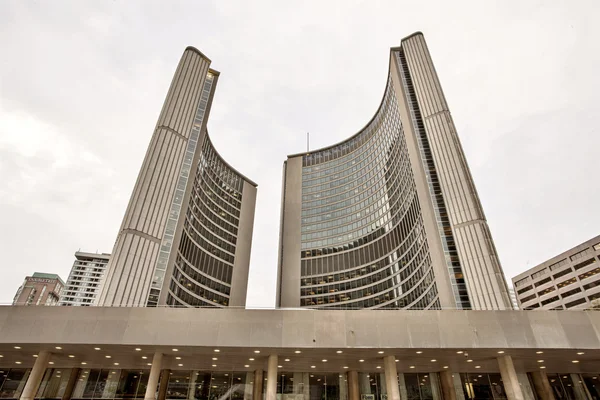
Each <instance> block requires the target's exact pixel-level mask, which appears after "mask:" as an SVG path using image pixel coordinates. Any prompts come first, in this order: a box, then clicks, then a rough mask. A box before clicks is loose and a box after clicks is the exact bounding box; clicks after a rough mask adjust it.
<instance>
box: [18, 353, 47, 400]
mask: <svg viewBox="0 0 600 400" xmlns="http://www.w3.org/2000/svg"><path fill="white" fill-rule="evenodd" d="M48 360H50V352H49V351H47V350H42V351H40V352H39V354H38V356H37V358H36V359H35V364H33V368H32V369H31V373H30V374H29V378H27V383H26V384H25V388H23V392H22V393H21V400H33V398H34V397H35V394H36V393H37V390H38V388H39V387H40V383H41V382H42V378H43V377H44V372H46V366H47V365H48Z"/></svg>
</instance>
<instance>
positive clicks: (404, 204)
mask: <svg viewBox="0 0 600 400" xmlns="http://www.w3.org/2000/svg"><path fill="white" fill-rule="evenodd" d="M282 203H283V204H282V215H281V234H280V257H279V276H278V285H279V287H278V292H277V297H278V299H277V304H278V305H279V306H281V307H311V308H323V309H345V308H350V309H354V308H380V309H393V308H408V309H440V308H460V309H479V310H484V309H486V310H496V309H498V310H502V309H511V308H512V306H511V302H510V297H509V294H508V288H507V285H506V281H505V278H504V275H503V273H502V268H501V266H500V262H499V260H498V256H497V253H496V248H495V247H494V242H493V241H492V237H491V234H490V231H489V228H488V225H487V222H486V219H485V215H484V213H483V209H482V207H481V203H480V201H479V197H478V196H477V191H476V189H475V184H474V183H473V179H472V177H471V173H470V171H469V167H468V165H467V161H466V159H465V155H464V152H463V149H462V147H461V144H460V140H459V138H458V135H457V133H456V128H455V126H454V123H453V121H452V117H451V115H450V111H449V109H448V104H447V103H446V99H445V97H444V94H443V92H442V88H441V85H440V82H439V79H438V76H437V74H436V72H435V68H434V66H433V63H432V60H431V56H430V54H429V51H428V49H427V45H426V43H425V39H424V37H423V35H422V34H421V33H415V34H413V35H411V36H409V37H407V38H405V39H403V40H402V43H401V46H400V47H396V48H392V49H391V51H390V66H389V74H388V79H387V85H386V88H385V92H384V95H383V99H382V102H381V105H380V106H379V109H378V110H377V112H376V114H375V116H374V117H373V119H371V121H369V123H368V124H367V125H366V126H365V127H364V128H363V129H362V130H361V131H359V132H358V133H356V134H355V135H353V136H351V137H350V138H349V139H347V140H345V141H343V142H341V143H338V144H335V145H332V146H329V147H326V148H323V149H320V150H315V151H310V152H307V153H301V154H296V155H291V156H289V157H288V159H287V161H286V162H285V163H284V182H283V199H282Z"/></svg>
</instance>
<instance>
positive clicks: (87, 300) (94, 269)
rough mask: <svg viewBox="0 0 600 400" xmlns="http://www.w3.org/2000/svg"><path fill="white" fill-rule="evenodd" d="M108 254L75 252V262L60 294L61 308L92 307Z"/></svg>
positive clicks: (108, 258) (108, 257)
mask: <svg viewBox="0 0 600 400" xmlns="http://www.w3.org/2000/svg"><path fill="white" fill-rule="evenodd" d="M108 260H110V254H106V253H102V254H97V253H86V252H82V251H77V252H75V262H74V263H73V267H72V268H71V273H69V278H67V284H66V285H65V288H64V290H63V292H62V296H61V298H60V302H59V305H61V306H92V305H95V304H96V302H97V299H98V293H99V289H100V281H101V279H102V277H103V276H104V272H105V270H106V265H107V264H108Z"/></svg>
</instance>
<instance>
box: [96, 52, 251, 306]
mask: <svg viewBox="0 0 600 400" xmlns="http://www.w3.org/2000/svg"><path fill="white" fill-rule="evenodd" d="M210 63H211V61H210V60H209V59H208V58H207V57H206V56H204V55H203V54H202V53H201V52H199V51H198V50H197V49H195V48H193V47H188V48H187V49H186V50H185V52H184V53H183V56H182V58H181V61H180V62H179V65H178V67H177V70H176V72H175V76H174V78H173V81H172V83H171V86H170V88H169V92H168V93H167V98H166V100H165V103H164V105H163V108H162V111H161V113H160V116H159V118H158V122H157V124H156V128H155V130H154V133H153V135H152V138H151V139H150V145H149V147H148V151H147V153H146V157H145V158H144V162H143V164H142V168H141V170H140V173H139V175H138V179H137V182H136V184H135V187H134V189H133V194H132V195H131V199H130V201H129V205H128V206H127V210H126V212H125V216H124V218H123V222H122V224H121V228H120V230H119V234H118V236H117V240H116V243H115V246H114V249H113V252H112V256H111V259H110V261H109V263H108V266H107V270H106V274H105V278H104V281H103V286H102V291H101V295H100V298H99V302H98V304H99V305H101V306H157V305H170V306H193V307H226V306H244V305H245V301H246V287H247V283H248V268H249V263H250V246H251V243H252V229H253V224H254V209H255V203H256V186H257V185H256V184H255V183H254V182H252V181H251V180H249V179H248V178H246V177H245V176H243V175H242V174H240V173H239V172H238V171H236V170H235V169H234V168H233V167H231V166H230V165H229V164H228V163H227V162H226V161H225V160H224V159H223V158H222V157H221V156H220V155H219V153H218V152H217V150H216V149H215V148H214V146H213V144H212V142H211V140H210V137H209V136H208V132H207V128H206V124H207V120H208V116H209V113H210V108H211V104H212V99H213V96H214V93H215V89H216V85H217V80H218V77H219V73H218V72H217V71H215V70H213V69H210V68H209V67H210Z"/></svg>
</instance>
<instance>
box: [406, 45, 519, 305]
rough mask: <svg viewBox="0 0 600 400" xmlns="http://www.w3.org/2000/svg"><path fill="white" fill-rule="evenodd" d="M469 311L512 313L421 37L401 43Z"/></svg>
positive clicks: (480, 209) (485, 223) (464, 164)
mask: <svg viewBox="0 0 600 400" xmlns="http://www.w3.org/2000/svg"><path fill="white" fill-rule="evenodd" d="M402 48H403V49H404V52H405V55H406V61H407V64H408V69H409V71H410V75H411V77H412V80H413V84H414V87H415V93H416V97H417V100H418V102H419V105H420V107H421V111H422V117H423V121H424V125H425V131H426V133H427V137H428V140H429V142H430V145H431V150H432V153H433V156H434V160H435V167H436V169H437V171H438V175H439V178H440V184H441V188H442V193H443V196H444V201H445V203H446V207H447V209H448V213H449V217H450V221H451V223H452V229H453V231H454V235H455V239H456V245H457V250H458V254H459V257H460V260H461V263H462V265H463V268H464V275H465V278H466V282H467V285H468V290H469V294H470V297H472V299H471V301H472V306H473V308H475V309H510V308H512V306H511V302H510V296H509V294H508V288H507V285H506V281H505V278H504V275H503V273H502V269H501V267H500V261H499V259H498V256H497V254H496V249H495V247H494V245H493V242H492V240H491V235H490V233H489V228H488V226H487V221H486V219H485V215H484V213H483V208H482V206H481V203H480V201H479V197H478V195H477V191H476V189H475V184H474V182H473V178H472V176H471V172H470V170H469V167H468V165H467V162H466V159H465V155H464V152H463V149H462V146H461V144H460V140H459V138H458V136H457V134H456V128H455V127H454V123H453V121H452V117H451V116H450V111H449V110H448V105H447V103H446V99H445V97H444V94H443V92H442V89H441V85H440V82H439V79H438V76H437V73H436V71H435V68H434V66H433V63H432V61H431V56H430V54H429V50H428V49H427V45H426V43H425V39H424V38H423V35H422V34H415V35H412V36H410V37H408V38H406V39H404V40H403V41H402Z"/></svg>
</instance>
